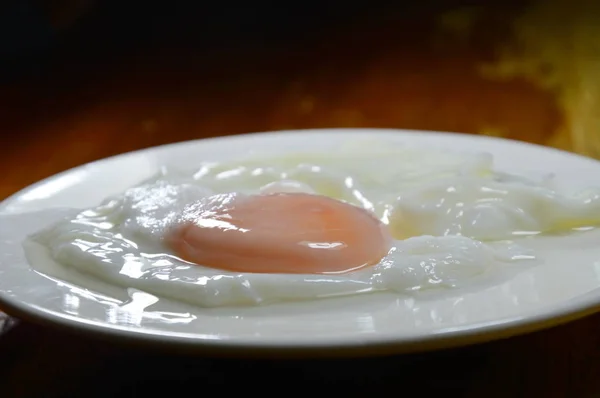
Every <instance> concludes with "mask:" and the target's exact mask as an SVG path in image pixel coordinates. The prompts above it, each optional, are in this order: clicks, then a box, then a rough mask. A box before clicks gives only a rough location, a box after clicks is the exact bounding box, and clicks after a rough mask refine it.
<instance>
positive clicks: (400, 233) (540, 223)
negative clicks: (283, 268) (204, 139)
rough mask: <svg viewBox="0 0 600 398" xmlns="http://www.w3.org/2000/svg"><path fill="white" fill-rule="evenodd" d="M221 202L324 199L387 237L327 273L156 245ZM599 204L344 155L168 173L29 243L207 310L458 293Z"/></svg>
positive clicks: (432, 156)
mask: <svg viewBox="0 0 600 398" xmlns="http://www.w3.org/2000/svg"><path fill="white" fill-rule="evenodd" d="M228 192H237V193H240V194H260V193H273V192H305V193H314V194H321V195H327V196H330V197H333V198H336V199H338V200H342V201H346V202H349V203H352V204H354V205H356V206H360V207H363V208H365V209H367V210H369V211H371V212H373V214H374V215H376V216H377V217H378V218H380V219H381V220H382V221H383V222H384V223H385V224H388V225H389V226H390V228H391V230H392V231H393V233H394V236H395V238H396V239H395V240H394V242H393V244H392V247H391V249H390V251H389V253H388V254H387V255H386V256H385V257H384V258H383V259H382V260H381V261H380V262H379V264H377V265H375V266H373V267H368V268H363V269H361V270H358V271H355V272H350V273H344V274H335V275H304V274H264V273H262V274H261V273H239V272H238V273H236V272H226V271H222V270H218V269H213V268H209V267H205V266H203V265H197V264H191V263H188V262H185V261H183V260H181V259H179V258H177V257H176V256H174V255H173V253H170V252H169V250H168V248H167V247H166V245H165V244H164V238H165V236H166V234H167V232H168V231H169V230H170V229H171V228H173V227H174V226H176V225H177V223H178V222H179V221H178V220H180V215H181V213H182V212H183V211H184V209H185V208H186V206H189V205H190V204H193V203H195V202H197V201H200V200H202V199H204V198H206V197H208V196H210V195H213V194H218V193H228ZM598 198H599V196H598V193H597V192H596V193H595V192H588V193H586V194H580V195H570V196H569V195H562V194H559V193H558V192H555V191H553V190H552V189H550V188H549V186H548V185H546V184H545V183H544V182H543V181H542V182H539V183H535V182H533V181H529V180H525V179H522V178H518V177H514V176H507V175H503V174H499V173H496V172H494V170H493V168H492V157H491V156H490V155H488V154H473V155H470V156H465V154H448V153H443V154H440V153H432V152H428V151H424V150H415V149H411V150H407V149H395V150H394V151H391V150H387V151H381V152H379V153H371V154H368V153H364V152H351V151H350V152H343V151H341V152H340V153H338V154H336V155H333V156H332V155H331V154H326V155H325V154H323V155H318V154H312V155H297V156H293V157H287V158H279V159H275V158H273V159H259V160H256V159H248V160H244V161H239V162H235V163H223V164H214V163H207V164H202V165H201V166H200V167H199V168H198V169H196V170H194V171H192V172H186V171H176V170H169V169H167V168H165V169H163V170H161V171H160V172H159V173H158V174H157V175H156V176H155V177H154V178H152V179H150V180H148V181H145V182H143V183H141V184H140V185H138V186H136V187H133V188H131V189H129V190H127V191H126V192H124V193H123V194H121V195H116V196H114V197H111V198H107V199H106V200H105V201H104V202H103V203H102V204H100V205H99V206H97V207H95V208H92V209H87V210H84V211H81V212H79V213H78V214H77V215H76V216H75V217H69V218H66V219H64V220H63V221H61V222H59V223H57V224H55V225H52V226H50V227H49V228H46V229H44V230H43V231H40V232H39V233H37V234H35V235H33V236H32V237H31V239H32V241H34V242H37V243H39V244H41V245H42V246H43V247H44V248H46V250H47V252H48V254H49V256H51V257H52V259H53V260H55V261H56V262H58V263H60V264H62V265H63V266H65V267H72V268H74V269H77V270H78V271H81V272H84V273H85V274H87V275H90V276H93V277H95V278H99V279H102V280H104V281H107V282H110V283H112V284H115V285H119V286H122V287H134V288H137V289H140V290H143V291H146V292H148V293H152V294H156V295H158V296H162V297H168V298H171V299H175V300H180V301H184V302H187V303H191V304H195V305H199V306H204V307H218V306H236V305H258V304H263V303H270V302H277V301H290V300H309V299H316V298H324V297H331V296H340V295H350V294H358V293H367V292H376V291H395V292H401V293H406V294H410V293H412V292H416V291H424V290H428V289H439V288H443V287H456V286H461V285H463V284H464V283H466V282H468V281H469V280H472V279H473V278H476V277H478V276H481V275H484V274H485V273H486V272H488V271H489V270H493V269H497V268H499V267H506V266H510V265H519V264H525V263H527V262H529V261H531V260H532V259H534V258H535V256H534V253H532V252H530V251H529V250H527V249H525V248H522V247H520V246H519V245H517V244H515V243H514V242H512V241H511V240H508V239H514V238H518V236H520V234H523V233H541V232H547V231H555V230H558V229H561V228H575V227H581V226H587V225H592V224H594V223H596V222H597V221H598V218H599V217H598V215H599V214H600V211H599V210H600V209H598V206H599V205H598ZM483 241H486V242H485V243H484V242H483Z"/></svg>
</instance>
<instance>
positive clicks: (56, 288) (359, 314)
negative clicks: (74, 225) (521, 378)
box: [0, 129, 600, 355]
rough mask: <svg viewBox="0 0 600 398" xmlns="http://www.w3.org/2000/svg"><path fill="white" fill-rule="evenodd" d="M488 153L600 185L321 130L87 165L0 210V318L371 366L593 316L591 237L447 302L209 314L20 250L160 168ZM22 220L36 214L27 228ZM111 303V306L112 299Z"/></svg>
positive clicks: (418, 139)
mask: <svg viewBox="0 0 600 398" xmlns="http://www.w3.org/2000/svg"><path fill="white" fill-rule="evenodd" d="M365 137H368V138H376V139H379V140H387V141H390V142H394V143H409V144H415V145H424V146H429V147H442V148H447V149H448V150H458V151H464V150H467V151H487V152H490V153H492V154H493V155H494V157H495V164H496V169H498V170H501V171H506V172H513V173H517V174H522V173H523V172H527V173H531V172H533V173H535V172H549V171H553V172H555V173H556V176H557V179H558V180H559V181H561V182H562V183H564V185H566V186H569V187H587V186H591V185H594V183H597V182H598V181H600V163H599V162H596V161H594V160H591V159H587V158H583V157H580V156H576V155H573V154H569V153H566V152H561V151H558V150H554V149H549V148H544V147H540V146H535V145H529V144H524V143H519V142H515V141H508V140H502V139H497V138H489V137H482V136H468V135H460V134H451V133H435V132H419V131H399V130H379V129H328V130H304V131H285V132H277V133H266V134H258V135H256V134H252V135H242V136H232V137H224V138H217V139H210V140H200V141H193V142H184V143H177V144H172V145H168V146H163V147H157V148H151V149H147V150H143V151H138V152H133V153H127V154H123V155H120V156H116V157H112V158H109V159H104V160H101V161H98V162H94V163H90V164H87V165H84V166H81V167H78V168H75V169H72V170H69V171H66V172H64V173H61V174H58V175H56V176H54V177H51V178H48V179H46V180H44V181H41V182H39V183H37V184H35V185H33V186H31V187H29V188H26V189H24V190H23V191H21V192H19V193H17V194H15V195H13V196H12V197H10V198H8V199H7V200H5V201H4V202H3V203H2V204H1V205H0V212H1V213H3V214H4V217H8V218H3V221H2V225H1V226H0V307H3V308H5V309H6V310H7V311H9V312H11V313H13V314H14V315H16V316H19V317H23V318H27V319H31V320H35V321H42V322H45V323H51V324H54V325H60V326H66V327H71V328H74V329H77V330H81V331H87V332H94V333H97V334H100V335H103V336H105V337H112V338H114V337H125V338H129V339H130V340H132V341H138V342H150V343H153V344H163V345H164V344H167V345H168V347H169V348H176V347H179V348H185V349H186V350H190V349H200V350H202V352H208V351H211V352H214V353H227V354H232V353H233V354H238V353H242V352H244V353H247V352H249V351H252V352H253V353H255V354H256V353H259V352H261V353H268V354H281V355H283V354H295V355H318V354H324V355H347V354H352V355H358V354H361V355H367V354H375V353H393V352H395V353H399V352H408V351H415V350H428V349H437V348H443V347H450V346H456V345H464V344H471V343H476V342H481V341H486V340H492V339H497V338H501V337H506V336H509V335H514V334H519V333H524V332H528V331H532V330H536V329H540V328H544V327H549V326H553V325H556V324H558V323H561V322H565V321H568V320H571V319H575V318H576V317H580V316H583V315H586V314H589V313H591V312H593V311H595V310H597V309H598V307H599V305H600V289H599V287H600V261H598V260H599V259H600V247H598V246H599V245H597V243H596V242H598V240H599V239H600V235H599V234H600V232H598V231H592V232H587V233H585V234H581V235H575V236H571V237H562V238H555V239H556V241H555V242H552V243H553V244H552V245H551V246H552V247H553V249H552V252H551V253H549V255H548V256H546V257H547V261H546V263H545V264H543V265H540V266H536V267H532V268H528V269H527V270H524V271H523V272H520V273H518V274H517V275H515V276H514V277H512V278H510V279H509V280H506V281H501V283H500V284H499V285H494V286H487V287H481V288H479V289H474V290H453V291H451V292H450V293H449V294H447V295H444V296H436V298H433V299H417V300H415V299H411V298H408V297H400V296H392V295H386V294H373V295H365V296H357V297H353V298H346V299H330V300H325V301H319V302H313V303H302V304H285V305H284V304H281V305H272V306H266V307H259V308H248V309H237V310H206V309H200V308H195V307H192V306H188V305H183V304H179V303H175V302H171V301H168V300H163V299H160V300H158V301H157V299H156V298H155V297H154V296H150V295H147V294H144V293H143V292H135V291H130V292H128V293H127V292H125V291H121V290H119V289H117V290H115V291H114V294H109V295H103V294H99V293H95V292H93V291H89V290H86V289H83V288H81V287H77V286H74V285H71V284H69V283H65V282H62V281H60V280H57V279H53V278H50V277H47V276H45V275H42V274H40V273H38V272H36V271H33V270H32V269H31V268H30V266H29V264H28V263H27V261H26V259H25V257H24V253H23V250H22V247H21V241H22V239H23V237H24V236H25V235H26V234H28V233H30V232H33V231H35V230H37V229H39V228H41V227H43V226H44V225H46V224H47V223H49V222H50V221H51V220H50V219H49V218H48V213H44V211H43V210H44V209H49V208H53V207H77V208H81V207H86V206H93V205H96V204H97V203H98V202H99V201H100V200H102V199H103V198H105V197H106V196H108V195H111V194H115V193H118V192H120V191H122V190H124V189H126V188H128V187H130V186H132V185H135V184H136V183H138V182H139V181H140V180H142V179H144V178H147V177H150V176H151V175H153V174H154V173H155V172H156V171H157V169H158V168H159V167H160V166H162V165H171V166H174V167H187V168H189V167H193V166H194V165H196V164H198V162H199V161H200V160H225V159H232V158H237V157H239V156H243V155H247V154H248V153H249V151H253V152H256V153H267V154H275V153H276V154H280V153H282V152H294V151H298V150H307V149H314V148H315V146H318V147H319V148H330V149H331V150H335V148H337V147H338V146H339V145H340V144H341V143H342V142H346V141H347V140H350V139H361V138H365ZM29 212H38V213H31V214H25V213H29ZM110 296H113V297H110Z"/></svg>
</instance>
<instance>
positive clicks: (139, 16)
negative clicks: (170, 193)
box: [0, 0, 600, 199]
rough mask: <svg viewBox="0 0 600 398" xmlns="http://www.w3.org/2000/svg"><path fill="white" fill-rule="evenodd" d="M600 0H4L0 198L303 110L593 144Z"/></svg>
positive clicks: (596, 146)
mask: <svg viewBox="0 0 600 398" xmlns="http://www.w3.org/2000/svg"><path fill="white" fill-rule="evenodd" d="M599 38H600V2H598V1H593V0H574V1H567V0H543V1H542V0H538V1H535V0H533V1H510V0H504V1H496V0H490V1H487V2H481V1H467V0H425V1H419V2H398V1H383V0H375V1H369V2H367V1H364V2H347V1H342V0H323V1H314V0H308V1H303V2H267V1H252V2H250V1H246V2H240V4H237V3H234V2H201V1H153V2H143V1H114V0H63V1H59V0H54V1H53V0H45V1H44V0H5V1H3V2H2V3H1V5H0V132H1V137H2V145H1V148H2V150H3V153H2V156H1V157H0V167H3V169H4V170H6V171H5V172H4V173H3V177H2V180H1V185H0V199H1V198H4V197H6V196H8V195H9V194H11V193H13V192H15V191H16V190H18V189H20V188H22V187H24V186H26V185H28V184H30V183H33V182H35V181H37V180H39V179H41V178H44V177H47V176H49V175H51V174H54V173H56V172H59V171H61V170H64V169H67V168H70V167H73V166H76V165H79V164H81V163H84V162H88V161H91V160H96V159H99V158H102V157H105V156H109V155H113V154H117V153H121V152H125V151H129V150H134V149H139V148H144V147H148V146H153V145H159V144H164V143H168V142H173V141H181V140H187V139H195V138H202V137H209V136H217V135H229V134H239V133H247V132H255V131H268V130H281V129H296V128H312V127H391V128H407V129H426V130H443V131H455V132H464V133H471V134H486V135H493V136H501V137H507V138H513V139H518V140H523V141H528V142H535V143H541V144H544V145H549V146H554V147H557V148H562V149H566V150H570V151H575V152H578V153H582V154H585V155H588V156H593V157H600V135H599V134H600V130H599V129H600V116H599V114H600V113H599V112H598V111H599V110H600V108H599V106H600V73H599V71H600V39H599Z"/></svg>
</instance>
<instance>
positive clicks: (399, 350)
mask: <svg viewBox="0 0 600 398" xmlns="http://www.w3.org/2000/svg"><path fill="white" fill-rule="evenodd" d="M319 132H322V133H333V132H339V133H343V132H347V133H349V132H353V133H359V132H376V133H377V134H394V135H398V134H415V133H418V134H426V135H429V136H435V135H444V136H446V137H448V136H449V135H450V136H456V137H462V138H464V139H469V140H484V141H492V142H493V141H497V142H504V143H512V144H517V145H520V146H530V147H533V148H537V149H542V150H544V151H546V152H548V151H550V152H555V153H558V154H561V155H562V156H567V157H571V158H577V159H579V160H587V161H592V162H593V163H598V164H600V162H598V161H596V160H595V159H592V158H589V157H586V156H583V155H580V154H576V153H572V152H568V151H565V150H561V149H557V148H553V147H547V146H544V145H540V144H535V143H529V142H524V141H520V140H514V139H507V138H500V137H490V136H483V135H477V134H467V133H455V132H446V131H430V130H414V129H392V128H314V129H290V130H277V131H267V132H250V133H243V134H233V135H226V136H219V137H208V138H200V139H194V140H182V141H177V142H172V143H168V144H164V145H158V146H152V147H148V148H142V149H138V150H132V151H127V152H123V153H120V154H116V155H113V156H109V157H105V158H101V159H97V160H94V161H91V162H87V163H84V164H81V165H78V166H75V167H72V168H69V169H67V170H64V171H61V172H59V173H56V174H53V175H51V176H48V177H46V178H44V179H41V180H39V181H37V182H35V183H33V184H30V185H28V186H27V187H24V188H22V189H20V190H19V191H17V192H15V193H13V194H12V195H10V196H8V197H7V198H5V199H3V200H2V201H0V213H2V212H3V209H4V207H5V206H6V204H7V203H9V202H11V201H14V200H15V199H16V198H18V197H20V196H22V195H24V194H26V193H27V192H29V191H31V190H34V189H36V188H38V187H39V186H41V185H43V184H45V183H49V182H51V181H52V180H55V179H58V178H60V177H62V176H64V175H68V174H70V173H73V172H75V171H77V170H78V169H84V168H86V167H90V166H98V165H101V164H102V163H110V162H115V161H119V159H120V158H126V157H128V156H131V155H135V154H139V153H151V152H154V151H161V150H168V148H173V147H177V146H183V145H189V144H192V143H193V144H196V145H198V144H199V143H204V142H208V141H225V140H236V139H239V138H240V137H243V138H244V139H249V138H251V137H252V136H282V135H285V133H295V134H317V133H319ZM595 290H597V291H592V292H588V293H587V294H585V295H582V296H579V297H575V298H573V299H571V300H569V301H568V302H563V303H560V308H549V309H546V310H544V311H537V312H536V313H534V314H533V315H525V316H517V317H508V318H506V317H505V318H500V319H496V320H493V321H490V322H480V323H476V324H470V325H466V326H460V327H453V328H445V329H441V330H438V331H435V332H433V333H422V334H419V335H417V336H396V337H394V336H390V335H387V334H386V335H385V336H383V335H381V334H377V335H372V336H369V337H367V336H360V337H357V338H356V339H342V340H339V341H337V342H332V341H330V340H331V339H322V338H321V339H318V340H316V341H311V342H298V343H290V342H279V341H276V342H274V343H269V342H267V341H264V340H260V341H255V340H252V341H249V340H244V339H240V338H236V339H201V338H198V337H197V336H196V337H194V336H193V335H192V334H189V335H187V334H185V333H177V332H170V333H169V334H166V335H163V334H161V333H160V332H157V331H153V330H150V331H146V330H144V329H133V328H127V327H124V326H119V325H107V324H105V323H102V322H99V321H92V320H87V319H85V318H82V317H77V316H73V315H69V314H59V313H55V311H52V310H44V309H38V308H35V306H32V305H29V304H26V303H23V302H20V301H18V300H13V299H11V297H9V296H6V295H5V294H4V292H2V291H0V308H2V309H4V310H5V311H6V312H7V313H9V314H10V315H11V316H15V317H17V318H20V319H23V320H27V321H30V322H32V323H37V324H42V325H44V326H49V327H53V328H58V329H66V330H70V331H74V332H81V333H84V334H85V335H91V336H97V337H99V338H109V339H110V340H118V341H125V342H130V343H134V344H142V345H144V346H146V345H148V344H150V345H151V346H152V347H155V348H159V349H160V347H165V346H166V347H170V349H171V348H172V349H178V348H179V349H181V348H184V349H185V351H186V352H193V353H196V352H198V351H200V352H202V353H204V354H211V355H215V354H216V355H219V356H220V355H225V356H236V357H237V356H245V355H247V354H251V355H253V356H256V355H263V354H266V355H269V356H273V355H276V356H283V357H288V356H292V357H298V356H300V357H313V356H327V357H330V356H334V357H339V356H348V355H350V356H355V355H358V356H373V355H390V354H408V353H414V352H425V351H433V350H439V349H446V348H455V347H460V346H467V345H474V344H480V343H484V342H490V341H494V340H500V339H504V338H508V337H512V336H517V335H524V334H529V333H532V332H536V331H540V330H544V329H548V328H552V327H555V326H559V325H562V324H565V323H567V322H571V321H574V320H576V319H580V318H583V317H586V316H588V315H591V314H593V313H596V312H598V311H600V288H599V289H595ZM591 293H595V294H591ZM447 329H452V330H447Z"/></svg>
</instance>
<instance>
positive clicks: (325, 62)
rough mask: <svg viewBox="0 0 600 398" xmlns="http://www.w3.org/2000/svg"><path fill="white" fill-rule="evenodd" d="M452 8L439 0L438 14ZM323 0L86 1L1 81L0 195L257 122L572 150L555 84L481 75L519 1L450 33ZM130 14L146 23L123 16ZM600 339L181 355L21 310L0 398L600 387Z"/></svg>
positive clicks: (590, 330)
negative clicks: (294, 0)
mask: <svg viewBox="0 0 600 398" xmlns="http://www.w3.org/2000/svg"><path fill="white" fill-rule="evenodd" d="M446 3H451V2H437V3H436V4H437V5H438V7H439V8H438V9H436V13H439V12H442V11H444V10H445V9H446V8H445V7H447V6H448V5H447V4H446ZM454 3H457V2H456V1H455V2H454ZM466 3H468V2H466ZM307 4H308V3H307ZM327 4H328V5H329V7H323V6H322V5H321V6H319V7H321V8H318V7H316V6H315V7H312V6H309V5H305V6H304V7H300V6H297V8H296V9H293V10H292V11H289V10H287V11H286V10H284V9H283V8H281V9H279V10H277V12H279V14H277V16H276V17H274V16H273V14H267V13H266V12H265V10H266V8H265V7H266V6H265V7H263V8H261V6H260V4H259V5H256V6H254V7H246V9H241V10H237V11H236V12H232V11H231V10H223V9H219V8H218V7H217V6H215V9H210V10H206V9H203V10H199V9H195V10H184V11H181V10H180V11H179V12H174V11H173V10H171V12H163V11H164V10H158V9H155V10H154V11H155V12H154V14H152V15H151V16H148V15H149V14H148V15H141V14H139V13H138V14H136V12H137V11H135V10H134V9H133V8H131V9H119V12H115V8H114V5H113V8H112V9H111V8H110V7H108V6H107V7H108V8H106V9H105V10H104V11H103V10H102V9H100V10H99V11H98V10H97V11H96V12H95V13H91V14H90V15H89V16H87V17H86V18H85V19H84V22H85V23H82V24H81V26H79V27H75V28H73V29H72V30H71V31H69V33H68V34H65V35H64V36H63V37H59V38H57V44H56V47H55V48H53V49H52V51H51V52H50V53H48V54H43V55H38V56H36V57H34V58H32V60H30V62H29V64H27V65H29V66H28V67H24V66H23V67H21V66H18V67H17V68H15V69H13V70H11V71H10V72H12V73H13V74H12V75H10V78H9V79H5V80H4V82H3V85H2V86H1V87H0V126H1V128H2V145H1V146H0V150H1V151H2V152H1V156H0V167H1V168H2V170H4V172H3V176H2V180H1V181H2V184H1V185H0V197H6V196H8V195H10V194H11V193H13V192H15V191H17V190H19V189H21V188H23V187H25V186H27V185H28V184H30V183H33V182H35V181H37V180H39V179H41V178H44V177H47V176H50V175H52V174H54V173H56V172H59V171H62V170H65V169H67V168H70V167H73V166H77V165H79V164H82V163H85V162H88V161H92V160H95V159H99V158H102V157H105V156H109V155H114V154H117V153H121V152H125V151H130V150H134V149H139V148H144V147H149V146H153V145H159V144H164V143H168V142H174V141H181V140H187V139H195V138H202V137H209V136H218V135H227V134H239V133H246V132H253V131H266V130H280V129H291V128H311V127H396V128H413V129H428V130H445V131H460V132H466V133H474V134H475V133H486V134H494V135H501V136H505V137H509V138H515V139H520V140H524V141H530V142H536V143H541V144H545V145H552V146H557V147H561V148H566V149H569V145H570V143H569V137H568V136H565V135H564V134H563V135H561V131H564V130H563V129H561V123H562V115H561V110H560V109H559V107H558V105H557V104H556V101H555V99H554V98H553V97H552V96H551V95H549V94H548V93H546V92H544V91H542V90H540V89H538V88H536V87H534V86H533V85H531V84H528V83H527V82H525V81H520V80H512V81H507V82H494V81H489V80H485V79H484V78H482V77H481V76H479V75H478V73H477V68H476V66H477V65H479V64H480V63H482V62H487V61H489V60H490V59H491V57H493V55H494V52H493V51H491V50H490V48H493V47H490V46H491V45H492V44H493V43H495V42H497V41H498V40H501V39H500V37H502V35H504V34H506V31H505V26H506V20H505V19H504V18H505V15H510V13H513V12H517V11H518V10H517V9H516V8H512V7H509V6H508V5H507V4H506V3H504V5H503V6H502V7H500V8H497V9H496V8H491V11H490V12H489V13H486V14H485V16H484V17H483V18H482V19H481V20H480V24H481V26H480V27H479V29H480V30H481V31H482V32H483V34H482V35H476V36H475V37H465V36H464V35H462V34H461V33H460V32H459V31H458V30H453V29H452V21H451V18H450V19H446V20H445V21H446V25H447V26H448V28H447V29H446V30H441V29H440V27H439V26H440V25H439V24H440V18H437V19H436V18H432V17H431V15H432V14H433V11H431V10H429V11H427V12H425V11H424V10H423V9H420V8H418V7H415V8H413V9H410V10H409V11H410V12H409V11H407V10H406V9H402V10H398V9H394V8H390V7H389V6H387V5H384V4H378V3H373V5H372V6H370V8H368V9H367V8H364V7H366V6H365V5H363V6H361V7H362V8H361V7H359V6H357V7H356V8H347V9H345V11H344V12H337V11H336V10H339V9H340V5H339V4H337V5H336V4H334V3H331V5H330V4H329V3H327ZM138 5H139V4H138ZM453 5H455V4H453ZM336 7H337V8H336ZM157 10H158V11H161V12H157ZM319 10H320V11H319ZM192 11H194V12H192ZM317 11H319V12H317ZM506 13H508V14H506ZM157 15H160V18H159V17H157ZM265 15H271V16H270V17H267V16H265ZM136 17H137V19H136ZM133 19H135V20H136V25H135V26H136V29H135V30H131V29H127V28H128V27H130V25H131V24H132V20H133ZM107 21H110V23H109V22H107ZM436 21H437V22H436ZM448 21H449V22H448ZM17 65H24V64H17ZM32 65H33V66H32ZM17 72H19V73H17ZM7 73H8V72H7ZM599 350H600V316H591V317H588V318H586V319H583V320H580V321H576V322H573V323H570V324H568V325H565V326H561V327H557V328H554V329H551V330H547V331H543V332H538V333H534V334H530V335H526V336H521V337H514V338H511V339H507V340H503V341H499V342H493V343H487V344H482V345H479V346H473V347H468V348H462V349H455V350H450V351H444V352H437V353H429V354H421V355H409V356H402V357H389V358H379V359H356V360H348V359H346V360H336V361H325V360H320V361H315V360H313V361H309V360H305V361H275V360H257V359H247V360H233V359H209V358H200V357H198V356H194V357H189V356H188V357H185V356H181V355H179V356H177V355H168V354H165V353H157V352H150V351H148V350H145V351H142V350H140V349H136V348H133V347H127V346H123V345H117V344H115V343H111V342H105V341H96V340H94V339H92V338H90V337H87V336H79V335H70V334H67V333H65V332H62V331H56V330H52V329H50V328H47V327H41V326H37V325H35V324H33V323H29V322H24V321H23V322H18V323H17V325H16V326H14V327H12V328H10V330H9V331H8V332H5V333H4V335H2V336H1V337H0V390H1V391H3V393H2V396H3V397H21V396H23V397H51V396H121V395H120V394H122V395H123V396H125V395H128V396H132V395H134V396H135V394H136V393H139V394H142V393H148V392H152V391H155V389H156V385H157V381H158V382H159V385H160V386H162V387H165V388H169V390H168V391H170V392H175V393H177V391H179V390H180V389H182V387H186V388H187V387H190V386H192V387H191V388H197V389H198V391H197V392H196V395H199V394H202V393H203V392H205V390H204V389H205V388H206V387H207V386H208V387H210V386H220V388H221V390H222V391H225V390H226V391H230V390H231V389H234V390H235V389H239V390H240V391H246V392H247V391H253V390H256V392H257V393H259V394H261V393H263V391H267V392H271V391H281V392H282V393H287V390H284V388H285V387H277V390H275V388H273V389H271V388H270V387H269V386H270V384H269V383H270V382H271V381H277V382H283V383H284V385H285V386H288V387H287V388H289V389H290V390H298V389H299V388H303V389H304V390H305V391H307V392H309V391H318V388H322V387H324V386H331V385H333V384H335V386H336V388H337V389H338V390H339V391H344V392H345V391H350V392H355V393H356V394H358V393H359V392H361V393H362V392H364V393H365V394H371V395H372V394H373V393H375V394H376V395H377V396H379V395H383V393H384V392H385V391H387V390H388V389H389V390H390V391H392V393H393V391H397V392H398V393H402V391H403V389H404V388H419V391H422V392H425V393H426V392H434V391H436V392H437V391H444V392H447V393H450V395H451V396H464V397H509V396H511V397H513V396H514V397H518V396H523V397H600V378H599V377H598V374H600V357H599V353H600V351H599ZM165 391H167V390H166V389H165ZM215 391H219V390H217V389H215ZM332 391H333V390H332ZM6 392H8V393H6Z"/></svg>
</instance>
